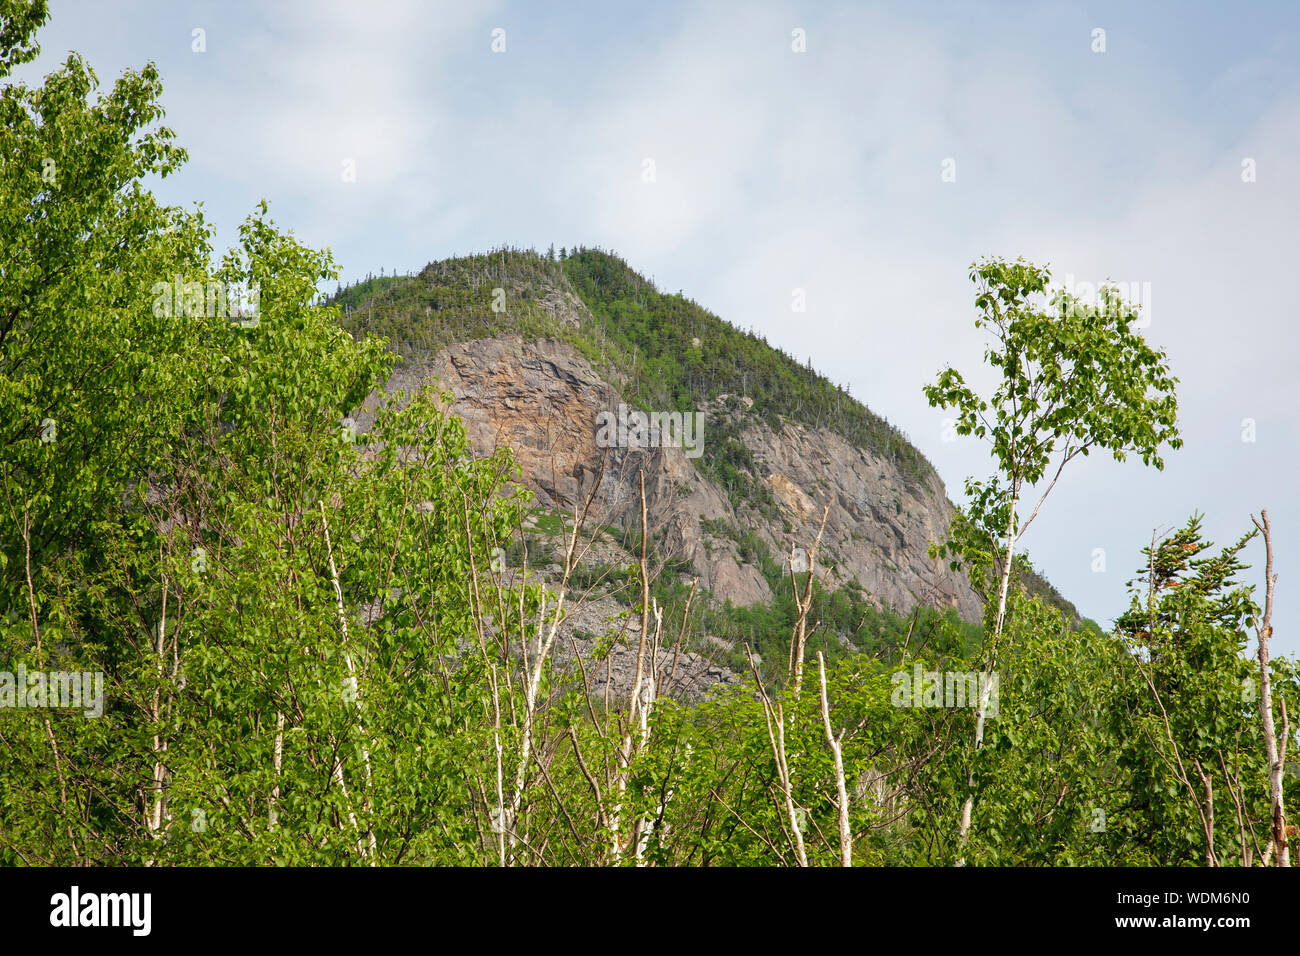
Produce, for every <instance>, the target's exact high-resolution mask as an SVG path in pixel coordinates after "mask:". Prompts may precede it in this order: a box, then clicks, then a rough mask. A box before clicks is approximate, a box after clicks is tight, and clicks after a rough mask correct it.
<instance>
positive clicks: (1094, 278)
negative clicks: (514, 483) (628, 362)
mask: <svg viewBox="0 0 1300 956" xmlns="http://www.w3.org/2000/svg"><path fill="white" fill-rule="evenodd" d="M51 8H52V12H53V18H52V22H51V24H50V25H49V26H48V27H47V28H46V30H45V31H44V32H43V33H42V34H41V43H42V47H43V52H42V56H41V58H40V59H39V60H38V61H37V62H36V63H33V64H30V65H29V66H28V67H26V68H24V69H22V70H21V71H19V72H18V75H19V77H20V78H25V79H28V80H31V79H34V78H37V77H39V76H40V75H42V74H43V73H44V72H47V71H48V70H50V69H52V68H53V67H54V66H55V65H56V64H57V63H58V62H59V61H61V60H62V59H63V57H64V56H65V55H66V52H67V51H68V50H76V51H78V52H80V53H82V54H83V55H85V56H86V57H87V58H88V60H89V62H90V63H91V65H92V66H93V67H94V68H95V70H96V71H97V73H98V74H99V77H100V79H101V81H103V82H104V83H105V84H107V83H110V82H111V81H112V79H113V78H114V77H116V76H117V75H118V74H120V73H121V72H122V71H123V70H125V69H128V68H138V67H140V66H141V65H143V64H144V63H145V62H147V61H150V60H152V61H154V62H155V63H157V65H158V67H159V69H160V71H161V73H162V77H163V84H164V95H163V103H164V106H165V107H166V109H167V123H168V125H170V126H171V127H172V128H174V129H175V130H176V131H177V133H178V135H179V139H180V141H181V143H182V145H184V146H185V147H186V148H187V149H188V150H189V153H190V163H189V164H188V165H187V167H186V168H185V169H184V170H183V171H182V172H181V173H180V174H178V175H176V176H174V177H171V178H169V179H168V180H166V181H165V182H164V183H161V184H159V186H158V192H159V194H160V195H161V196H162V197H163V198H164V199H165V200H167V201H169V202H174V203H178V204H185V205H188V204H190V203H192V202H195V201H202V202H203V204H204V209H205V212H206V214H207V216H208V218H209V219H210V220H212V221H214V222H215V223H216V224H217V225H218V226H219V227H220V228H219V232H218V239H219V240H220V241H221V242H223V243H229V242H231V241H232V240H233V237H234V236H235V234H236V232H235V231H236V229H237V227H238V224H239V222H240V221H241V220H242V219H243V217H244V216H246V215H247V214H248V213H249V211H250V210H251V209H252V208H253V206H254V204H255V203H257V202H258V200H260V199H262V198H266V199H267V200H269V202H270V203H271V209H272V213H273V215H274V217H275V218H276V219H277V221H278V222H280V223H281V224H282V225H284V226H287V227H291V228H293V230H294V231H295V233H296V234H297V235H298V236H299V237H300V238H302V239H303V240H305V241H306V242H308V243H310V244H313V245H316V246H328V247H330V248H331V249H332V250H333V251H334V254H335V256H336V258H337V259H338V261H339V263H340V264H341V266H342V267H343V271H344V280H345V281H348V280H351V279H355V278H357V277H359V276H364V275H365V274H366V273H367V272H372V271H373V272H376V273H377V272H378V271H379V270H380V268H381V267H382V268H384V269H386V270H393V269H397V270H399V271H407V270H418V269H419V268H421V267H422V266H423V265H424V264H425V263H427V262H428V261H430V260H432V259H438V258H443V257H446V256H450V255H457V254H462V253H468V252H475V251H482V250H484V249H486V248H488V247H491V246H495V245H499V244H501V243H508V244H510V245H514V246H535V247H537V248H541V249H545V248H546V247H547V246H548V245H550V244H552V243H554V244H555V245H556V247H557V248H558V247H559V246H566V245H574V244H585V245H600V246H604V247H606V248H610V249H613V250H615V251H616V252H618V253H619V254H621V255H623V256H624V257H625V258H627V259H628V261H629V262H630V263H631V264H632V266H633V267H634V268H636V269H638V270H639V271H641V272H643V273H645V274H647V275H650V276H653V277H654V278H655V280H656V281H657V283H658V284H659V286H660V288H663V289H666V290H669V291H677V290H681V291H683V292H685V293H686V294H687V295H688V296H690V297H691V298H693V299H695V300H696V301H698V302H700V303H701V304H703V305H705V306H707V307H708V308H710V309H711V310H713V311H714V312H716V313H718V314H719V315H721V316H722V317H723V318H726V319H728V320H730V321H732V322H734V323H736V324H737V325H739V326H741V327H744V328H750V327H753V328H754V329H756V330H758V331H760V332H761V333H762V334H764V335H765V336H766V337H767V339H768V341H769V342H771V343H772V344H774V345H778V346H780V347H782V348H784V349H785V350H786V351H788V352H790V353H792V354H794V355H795V356H796V357H798V358H799V359H800V360H803V359H805V358H807V357H811V358H812V362H813V365H814V366H815V367H817V368H818V369H819V370H821V371H822V372H824V373H825V374H826V375H828V376H829V377H830V378H832V379H833V380H835V381H837V382H841V383H844V384H846V385H848V386H849V388H850V390H851V391H852V393H853V395H854V396H856V397H858V398H859V399H862V400H863V401H865V402H866V403H867V404H868V405H869V406H870V407H871V408H872V409H873V410H875V411H877V412H878V413H880V414H883V415H885V416H886V417H887V418H888V419H889V420H890V421H891V422H894V423H895V424H897V425H899V426H900V427H901V428H903V429H904V430H905V431H906V432H907V434H908V435H909V436H910V438H911V439H912V440H913V441H914V442H915V443H916V444H917V445H918V446H919V447H920V448H921V449H922V451H923V452H925V454H926V455H927V456H928V457H929V458H930V459H931V461H933V462H934V464H935V466H936V467H937V468H938V470H939V473H940V474H941V475H942V476H943V478H944V480H945V482H946V483H947V485H948V487H949V493H950V495H952V496H953V497H954V499H955V500H960V492H961V489H962V484H963V479H964V478H965V477H966V476H967V475H972V474H973V475H980V476H983V475H985V474H987V473H988V471H989V469H990V462H989V459H988V457H987V453H986V451H985V450H984V449H983V448H982V447H981V446H980V445H978V444H977V443H976V442H975V441H974V440H958V441H955V442H954V441H945V440H944V423H943V418H944V415H943V414H942V413H941V412H938V411H937V410H934V409H930V408H928V407H927V406H926V403H925V401H924V399H923V397H922V395H921V386H922V385H923V384H924V383H926V382H928V381H931V380H932V379H933V378H934V376H935V374H936V373H937V372H938V370H939V369H940V367H941V366H942V365H944V364H947V363H951V364H954V365H956V366H957V367H958V368H959V369H962V370H963V371H965V372H970V373H972V375H971V377H972V378H973V379H975V380H976V381H977V382H981V381H982V382H985V383H987V381H988V380H987V379H982V378H981V377H980V375H979V373H978V369H979V361H980V355H981V351H982V339H981V338H980V336H979V334H978V333H977V332H976V330H975V329H974V327H973V325H972V319H973V317H974V310H973V306H972V294H971V287H970V284H969V281H968V279H967V270H968V266H969V264H970V262H971V261H972V260H973V259H976V258H977V257H980V256H983V255H1003V256H1008V257H1015V256H1019V255H1023V256H1025V257H1027V258H1030V259H1032V260H1035V261H1038V262H1042V263H1046V264H1050V265H1051V266H1052V267H1053V270H1054V272H1055V273H1056V274H1057V275H1058V277H1063V276H1065V275H1066V274H1070V275H1073V276H1074V277H1075V279H1076V280H1078V281H1090V282H1099V281H1101V280H1105V279H1108V278H1109V279H1114V280H1118V281H1122V282H1134V283H1138V284H1143V283H1149V289H1150V295H1149V300H1148V303H1149V306H1150V307H1149V309H1148V315H1149V318H1150V326H1149V327H1148V328H1147V329H1146V330H1145V334H1146V335H1147V337H1148V339H1149V340H1150V341H1151V342H1153V343H1154V344H1156V345H1158V346H1161V347H1163V348H1165V349H1167V350H1168V352H1169V354H1170V359H1171V364H1172V366H1173V370H1174V373H1175V374H1176V375H1177V376H1178V377H1179V378H1180V380H1181V384H1180V392H1179V394H1180V417H1181V424H1182V430H1183V435H1184V438H1185V440H1186V445H1185V447H1184V448H1183V449H1182V450H1180V451H1178V452H1173V453H1171V454H1169V455H1168V456H1167V466H1166V469H1165V470H1164V471H1163V472H1155V471H1154V470H1148V469H1143V467H1142V466H1141V464H1140V463H1138V462H1133V461H1129V462H1126V463H1124V464H1117V463H1115V462H1112V461H1110V460H1108V459H1107V460H1103V459H1100V458H1099V457H1097V456H1093V457H1091V458H1089V459H1086V460H1083V461H1079V462H1075V463H1073V464H1072V465H1071V467H1070V469H1069V470H1067V472H1066V474H1065V476H1064V477H1063V479H1062V484H1061V485H1060V486H1058V488H1057V490H1055V491H1054V492H1053V494H1052V498H1051V499H1050V500H1049V501H1048V503H1047V504H1046V505H1045V506H1044V511H1043V513H1042V514H1041V515H1040V517H1039V519H1038V520H1037V521H1036V522H1035V524H1034V526H1033V527H1032V528H1031V529H1030V531H1029V534H1028V537H1027V539H1026V541H1025V546H1026V548H1027V549H1028V551H1029V553H1030V554H1031V556H1032V557H1033V559H1034V561H1035V563H1036V564H1037V565H1038V566H1039V567H1040V568H1042V569H1043V570H1044V571H1045V572H1046V574H1047V575H1048V577H1049V578H1050V579H1051V580H1052V581H1053V582H1054V583H1056V584H1057V585H1058V587H1060V588H1061V589H1062V591H1063V592H1064V593H1065V594H1066V595H1067V596H1068V597H1069V598H1071V599H1072V600H1073V601H1074V602H1075V603H1076V604H1077V605H1078V606H1079V608H1080V609H1081V610H1082V611H1083V613H1085V614H1087V615H1089V616H1091V617H1094V618H1096V619H1097V620H1099V621H1100V622H1102V623H1103V624H1108V623H1109V622H1110V620H1111V619H1112V618H1113V617H1114V616H1115V615H1116V614H1117V613H1119V612H1120V611H1122V610H1123V609H1124V607H1125V606H1126V605H1127V596H1126V589H1125V582H1126V581H1127V580H1128V579H1129V578H1130V577H1132V576H1133V573H1134V570H1135V569H1136V568H1137V566H1138V564H1139V562H1140V560H1141V558H1140V555H1139V551H1140V549H1141V547H1142V546H1143V545H1144V544H1145V543H1147V542H1149V540H1150V537H1151V532H1152V529H1153V528H1159V529H1161V530H1165V529H1170V528H1172V527H1175V526H1177V525H1180V524H1182V523H1183V522H1184V521H1185V520H1186V518H1187V517H1188V516H1189V515H1190V514H1191V513H1192V512H1193V511H1201V512H1203V513H1204V514H1205V528H1206V530H1207V532H1208V534H1209V536H1210V537H1211V538H1212V539H1213V540H1215V541H1216V542H1219V543H1227V542H1229V541H1233V540H1236V538H1237V537H1239V536H1240V534H1242V533H1243V532H1244V531H1245V530H1246V529H1248V528H1250V526H1251V525H1250V517H1249V516H1250V514H1251V512H1252V511H1254V512H1257V511H1258V510H1259V508H1260V507H1267V508H1268V509H1269V513H1270V515H1271V517H1272V520H1273V524H1274V537H1275V550H1276V552H1277V571H1278V573H1279V582H1278V597H1277V601H1278V606H1277V611H1276V614H1275V621H1274V623H1275V627H1276V630H1277V639H1276V641H1275V647H1276V649H1277V650H1279V651H1285V652H1287V653H1291V654H1296V653H1300V636H1297V635H1296V634H1295V633H1294V631H1293V630H1292V629H1291V628H1292V627H1293V626H1294V625H1295V624H1296V623H1297V622H1300V613H1297V610H1296V608H1295V606H1294V604H1295V598H1296V596H1297V595H1300V588H1297V587H1296V583H1297V579H1298V578H1300V562H1297V561H1296V560H1295V558H1294V555H1295V554H1296V553H1297V551H1298V550H1300V506H1297V503H1296V501H1295V495H1294V486H1295V481H1294V479H1293V477H1292V476H1293V475H1294V474H1295V472H1296V468H1297V465H1300V456H1298V455H1297V442H1298V440H1300V429H1298V428H1297V424H1296V415H1295V411H1296V406H1297V398H1298V397H1300V388H1298V387H1297V384H1296V377H1297V373H1296V365H1297V361H1296V360H1297V357H1298V355H1297V353H1298V352H1300V349H1297V346H1296V341H1297V336H1296V333H1295V331H1294V329H1295V325H1296V322H1297V320H1298V319H1300V314H1298V309H1297V306H1298V305H1300V295H1298V294H1297V293H1298V291H1300V279H1298V278H1297V276H1298V275H1300V271H1298V270H1297V269H1296V267H1295V265H1294V263H1293V262H1292V259H1293V254H1294V252H1295V249H1296V236H1297V233H1298V230H1300V74H1298V73H1297V67H1296V64H1297V63H1300V12H1297V11H1298V10H1300V8H1297V7H1295V6H1294V5H1292V4H1283V3H1277V4H1252V5H1250V6H1249V7H1248V8H1238V9H1234V8H1231V7H1228V6H1222V5H1213V6H1212V5H1210V4H1203V5H1201V4H1172V3H1169V4H1156V3H1143V4H1140V5H1139V4H1128V3H1115V4H1091V3H1090V4H1079V3H1046V4H1033V5H1030V4H1010V3H998V4H993V3H990V4H978V3H960V4H958V3H951V4H941V3H933V4H924V3H898V4H880V5H864V4H844V5H837V4H829V3H827V4H788V3H770V4H769V3H745V4H740V3H736V4H722V3H717V4H680V3H679V4H674V3H655V4H643V3H623V2H614V0H606V2H600V3H587V4H579V3H564V4H550V5H547V4H541V3H518V4H507V3H482V4H475V3H469V2H448V3H442V2H417V0H409V2H408V0H389V2H384V0H373V2H369V3H365V4H362V3H356V2H353V0H312V2H307V0H268V2H239V0H221V2H194V3H186V2H161V0H135V2H101V0H52V3H51ZM1098 28H1100V29H1102V30H1105V51H1104V52H1095V51H1094V49H1093V47H1094V45H1095V40H1094V30H1096V29H1098ZM195 29H202V30H203V31H204V34H203V38H204V43H205V47H206V48H205V50H204V51H203V52H195V51H194V50H193V46H194V38H193V37H194V35H193V31H194V30H195ZM496 29H501V30H504V31H505V50H504V52H499V53H497V52H493V50H492V42H493V30H496ZM796 29H801V30H803V31H804V32H805V37H806V50H805V52H802V53H796V52H795V51H794V50H793V49H792V31H793V30H796ZM647 159H649V160H653V162H654V169H655V181H654V182H646V181H645V179H644V177H643V175H642V174H643V170H644V168H645V161H646V160H647ZM948 159H951V160H953V161H954V163H955V167H954V168H955V172H956V177H955V181H952V182H944V181H943V179H942V178H941V172H942V169H943V165H942V164H943V163H944V161H945V160H948ZM346 160H352V161H353V162H354V163H355V168H356V181H355V182H344V181H343V177H342V175H341V170H342V164H343V163H344V162H345V161H346ZM1244 160H1252V161H1253V164H1254V169H1255V181H1254V182H1243V179H1242V169H1243V167H1242V163H1243V161H1244ZM794 289H803V290H805V295H806V300H807V312H805V313H800V314H796V313H793V312H792V310H791V301H792V291H793V290H794ZM1246 419H1250V420H1253V422H1254V437H1255V440H1254V441H1244V440H1243V432H1244V431H1245V430H1246V427H1245V426H1244V425H1243V422H1244V421H1245V420H1246ZM1098 549H1101V551H1102V552H1104V560H1105V570H1104V571H1098V570H1094V568H1095V567H1096V566H1097V553H1098ZM1249 559H1250V560H1253V561H1254V563H1255V565H1256V567H1255V568H1254V569H1253V570H1252V571H1251V572H1250V578H1249V580H1251V581H1254V582H1257V583H1262V580H1263V569H1262V564H1263V555H1262V548H1260V547H1258V546H1257V545H1252V546H1251V548H1250V551H1249ZM1261 595H1262V589H1261ZM1252 646H1253V644H1252Z"/></svg>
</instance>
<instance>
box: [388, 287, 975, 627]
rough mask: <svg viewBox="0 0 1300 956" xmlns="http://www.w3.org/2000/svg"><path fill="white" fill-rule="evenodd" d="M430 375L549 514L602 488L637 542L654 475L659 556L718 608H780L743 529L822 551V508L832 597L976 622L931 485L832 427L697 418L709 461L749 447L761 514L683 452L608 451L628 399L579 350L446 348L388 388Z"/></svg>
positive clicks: (822, 565) (742, 416)
mask: <svg viewBox="0 0 1300 956" xmlns="http://www.w3.org/2000/svg"><path fill="white" fill-rule="evenodd" d="M555 307H556V309H557V310H559V311H560V312H565V313H566V314H565V315H561V316H559V318H560V319H561V320H569V321H577V320H578V319H577V317H575V316H572V315H569V314H568V312H569V311H572V310H575V309H578V308H580V304H577V305H575V303H573V302H571V301H566V300H563V299H561V300H558V301H556V303H555ZM429 376H432V377H434V378H436V379H437V380H438V381H439V382H440V383H441V385H442V386H443V387H444V388H446V389H448V390H449V391H450V392H451V393H452V395H453V396H454V403H453V405H452V411H454V413H455V414H457V415H458V416H459V417H460V418H461V419H463V420H464V422H465V425H466V428H467V430H468V432H469V435H470V438H471V440H472V441H473V444H474V449H475V452H476V453H478V454H488V453H490V452H491V451H493V450H494V449H495V448H497V447H500V446H508V447H509V448H510V449H511V450H512V451H513V453H514V456H515V458H516V460H517V461H518V462H519V464H520V466H521V468H522V470H523V479H524V482H525V484H526V485H527V486H528V487H529V488H530V489H531V490H532V491H533V492H534V493H535V495H536V498H537V503H538V504H539V505H541V506H545V507H553V508H562V509H565V510H566V511H567V510H571V509H572V508H573V506H574V504H575V503H579V504H581V502H583V501H585V499H586V497H587V496H588V495H589V494H590V492H591V491H592V488H593V486H594V487H595V489H596V493H595V498H594V502H593V506H592V509H591V512H590V516H589V520H590V521H592V522H593V523H597V524H604V525H609V526H613V527H615V528H633V529H639V527H640V497H639V485H638V474H639V472H640V471H642V470H643V471H644V473H645V483H646V496H647V504H648V513H649V524H650V529H651V533H652V534H653V535H655V536H656V539H657V540H658V541H659V542H660V543H661V546H662V548H663V552H664V553H662V554H661V557H666V558H679V559H684V560H685V561H686V562H688V563H689V565H690V566H691V567H692V568H693V569H694V573H695V574H696V575H697V576H698V577H699V579H700V584H701V586H703V587H705V588H707V589H708V590H709V591H710V592H711V593H712V594H713V596H714V597H715V598H716V599H717V600H719V601H730V602H732V603H733V604H736V605H746V604H752V603H755V602H762V601H767V600H769V599H770V598H771V597H772V595H771V592H770V589H769V586H768V583H767V581H766V579H765V578H764V575H763V574H762V573H761V571H760V569H759V567H758V566H757V565H756V563H755V561H754V558H753V555H752V553H749V551H750V549H745V548H743V547H742V546H741V545H740V543H739V542H740V540H741V538H742V537H743V536H744V533H745V532H749V531H752V532H754V534H756V535H757V537H758V538H759V539H760V540H761V541H762V542H764V543H765V544H766V545H767V547H768V548H769V549H770V551H771V553H772V554H773V555H776V556H778V557H780V558H784V559H785V560H788V559H789V555H790V552H791V547H792V546H796V547H802V548H804V549H807V548H809V547H810V546H811V544H812V542H813V540H814V539H815V538H816V536H817V530H818V527H819V525H820V524H821V518H822V513H823V509H827V511H826V526H825V531H824V532H823V535H822V542H821V549H820V551H819V554H818V561H817V563H818V566H819V571H820V573H821V574H822V576H823V580H824V581H826V583H827V584H829V585H830V586H832V587H834V586H839V585H843V584H844V583H845V582H848V581H853V582H856V583H857V584H858V585H860V586H861V587H862V589H863V591H864V592H865V594H866V595H867V596H868V597H869V598H871V599H872V600H873V601H874V602H876V603H878V604H879V605H881V606H887V607H893V608H895V609H897V610H900V611H908V610H910V609H911V608H912V607H913V606H915V605H916V604H918V603H921V604H926V605H930V606H933V607H940V608H946V607H953V608H956V609H957V611H958V612H959V614H960V615H961V616H962V617H963V618H964V619H966V620H977V619H978V618H979V615H980V609H981V605H980V602H979V599H978V598H977V597H976V595H975V594H974V592H973V591H972V590H971V589H970V586H969V584H968V583H967V582H966V580H965V579H964V578H963V577H961V576H960V575H958V574H954V573H953V572H951V571H950V570H949V569H948V567H947V566H946V564H945V563H944V562H942V561H938V560H934V559H931V558H930V557H929V556H928V555H927V549H928V547H929V545H930V543H931V542H934V541H938V540H942V539H943V537H944V536H945V534H946V531H947V527H948V522H949V520H950V517H951V515H952V512H953V509H952V505H951V504H950V503H949V502H948V500H947V498H946V497H945V495H944V490H943V487H942V485H941V484H940V483H939V480H938V479H937V478H936V477H934V476H933V475H931V476H929V477H928V478H925V479H918V478H916V477H914V476H905V475H904V474H903V473H902V472H901V471H900V470H899V469H897V468H896V467H894V466H893V465H892V464H891V463H890V462H888V461H885V460H883V459H881V458H879V457H876V456H874V455H873V454H871V453H870V452H868V451H864V450H862V449H860V448H857V447H854V446H853V445H852V444H850V443H849V442H848V441H846V440H845V439H844V438H842V437H840V436H839V435H837V434H835V433H833V432H830V431H827V430H824V429H819V428H814V427H810V426H808V425H805V424H799V423H795V422H791V421H788V420H784V419H783V420H781V422H780V424H779V427H776V428H774V427H772V425H770V424H769V423H768V422H767V421H765V420H762V419H760V418H758V416H756V415H753V414H751V412H750V409H749V407H748V405H747V402H746V400H745V398H744V397H743V396H719V397H718V398H717V399H715V400H713V401H711V402H710V403H708V404H707V405H705V406H704V407H703V408H701V409H699V411H700V414H701V415H702V434H701V436H700V437H701V439H702V442H701V451H702V453H703V455H705V456H707V455H709V454H710V450H711V447H712V445H711V439H712V438H713V437H714V436H718V435H722V434H725V435H727V436H730V438H731V439H733V440H738V441H739V442H740V443H741V444H742V445H743V446H744V447H745V448H747V449H748V450H749V452H750V454H751V455H752V462H753V473H749V472H747V473H746V474H744V475H743V476H742V478H743V479H744V480H745V481H748V482H753V483H756V484H757V485H759V486H761V487H762V488H765V489H766V491H767V492H768V493H769V494H764V495H763V496H762V497H763V499H764V501H765V502H766V506H764V507H759V506H757V505H754V504H752V503H750V502H749V501H736V500H735V496H732V495H729V494H728V493H727V490H726V489H723V488H721V487H719V486H718V484H717V483H715V482H714V481H711V480H710V479H709V478H708V477H707V476H706V475H705V474H704V473H703V471H702V470H701V469H699V468H697V467H696V464H695V463H694V462H693V461H692V460H691V458H688V457H687V454H686V452H685V451H684V450H683V448H682V447H678V446H675V445H672V444H671V443H668V442H665V443H664V444H665V445H666V447H646V448H641V447H628V446H627V445H625V446H623V447H609V448H607V447H600V446H599V445H598V442H597V435H598V431H599V428H598V422H599V416H600V414H601V413H602V412H606V413H617V410H618V408H619V406H620V404H622V403H623V398H622V396H621V395H620V392H619V390H618V388H617V387H616V385H615V384H611V383H610V382H607V381H605V380H604V379H602V377H601V376H600V375H599V374H597V372H596V371H595V370H594V369H593V368H592V366H591V364H589V363H588V362H587V361H586V360H585V359H584V358H583V357H582V356H581V355H580V354H579V353H578V352H577V350H576V349H575V348H574V347H573V346H571V345H569V344H566V343H563V342H558V341H553V340H549V339H526V338H524V337H523V336H521V335H506V336H501V337H498V338H491V339H477V340H474V341H469V342H463V343H458V344H453V345H448V346H445V347H443V348H441V349H440V350H439V351H437V352H436V354H434V355H432V356H430V357H428V359H427V360H424V361H416V362H408V363H407V364H406V365H404V366H402V367H401V368H400V369H399V371H398V372H396V373H395V374H394V379H393V382H392V384H393V385H394V386H395V387H399V388H407V389H409V388H411V387H413V386H415V385H417V384H418V383H419V382H420V381H422V380H424V379H426V378H428V377H429ZM632 444H635V439H634V438H633V440H631V441H629V443H628V445H632ZM795 560H796V562H798V561H799V560H800V556H799V555H798V553H796V557H795ZM796 569H797V570H802V568H798V567H796Z"/></svg>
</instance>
